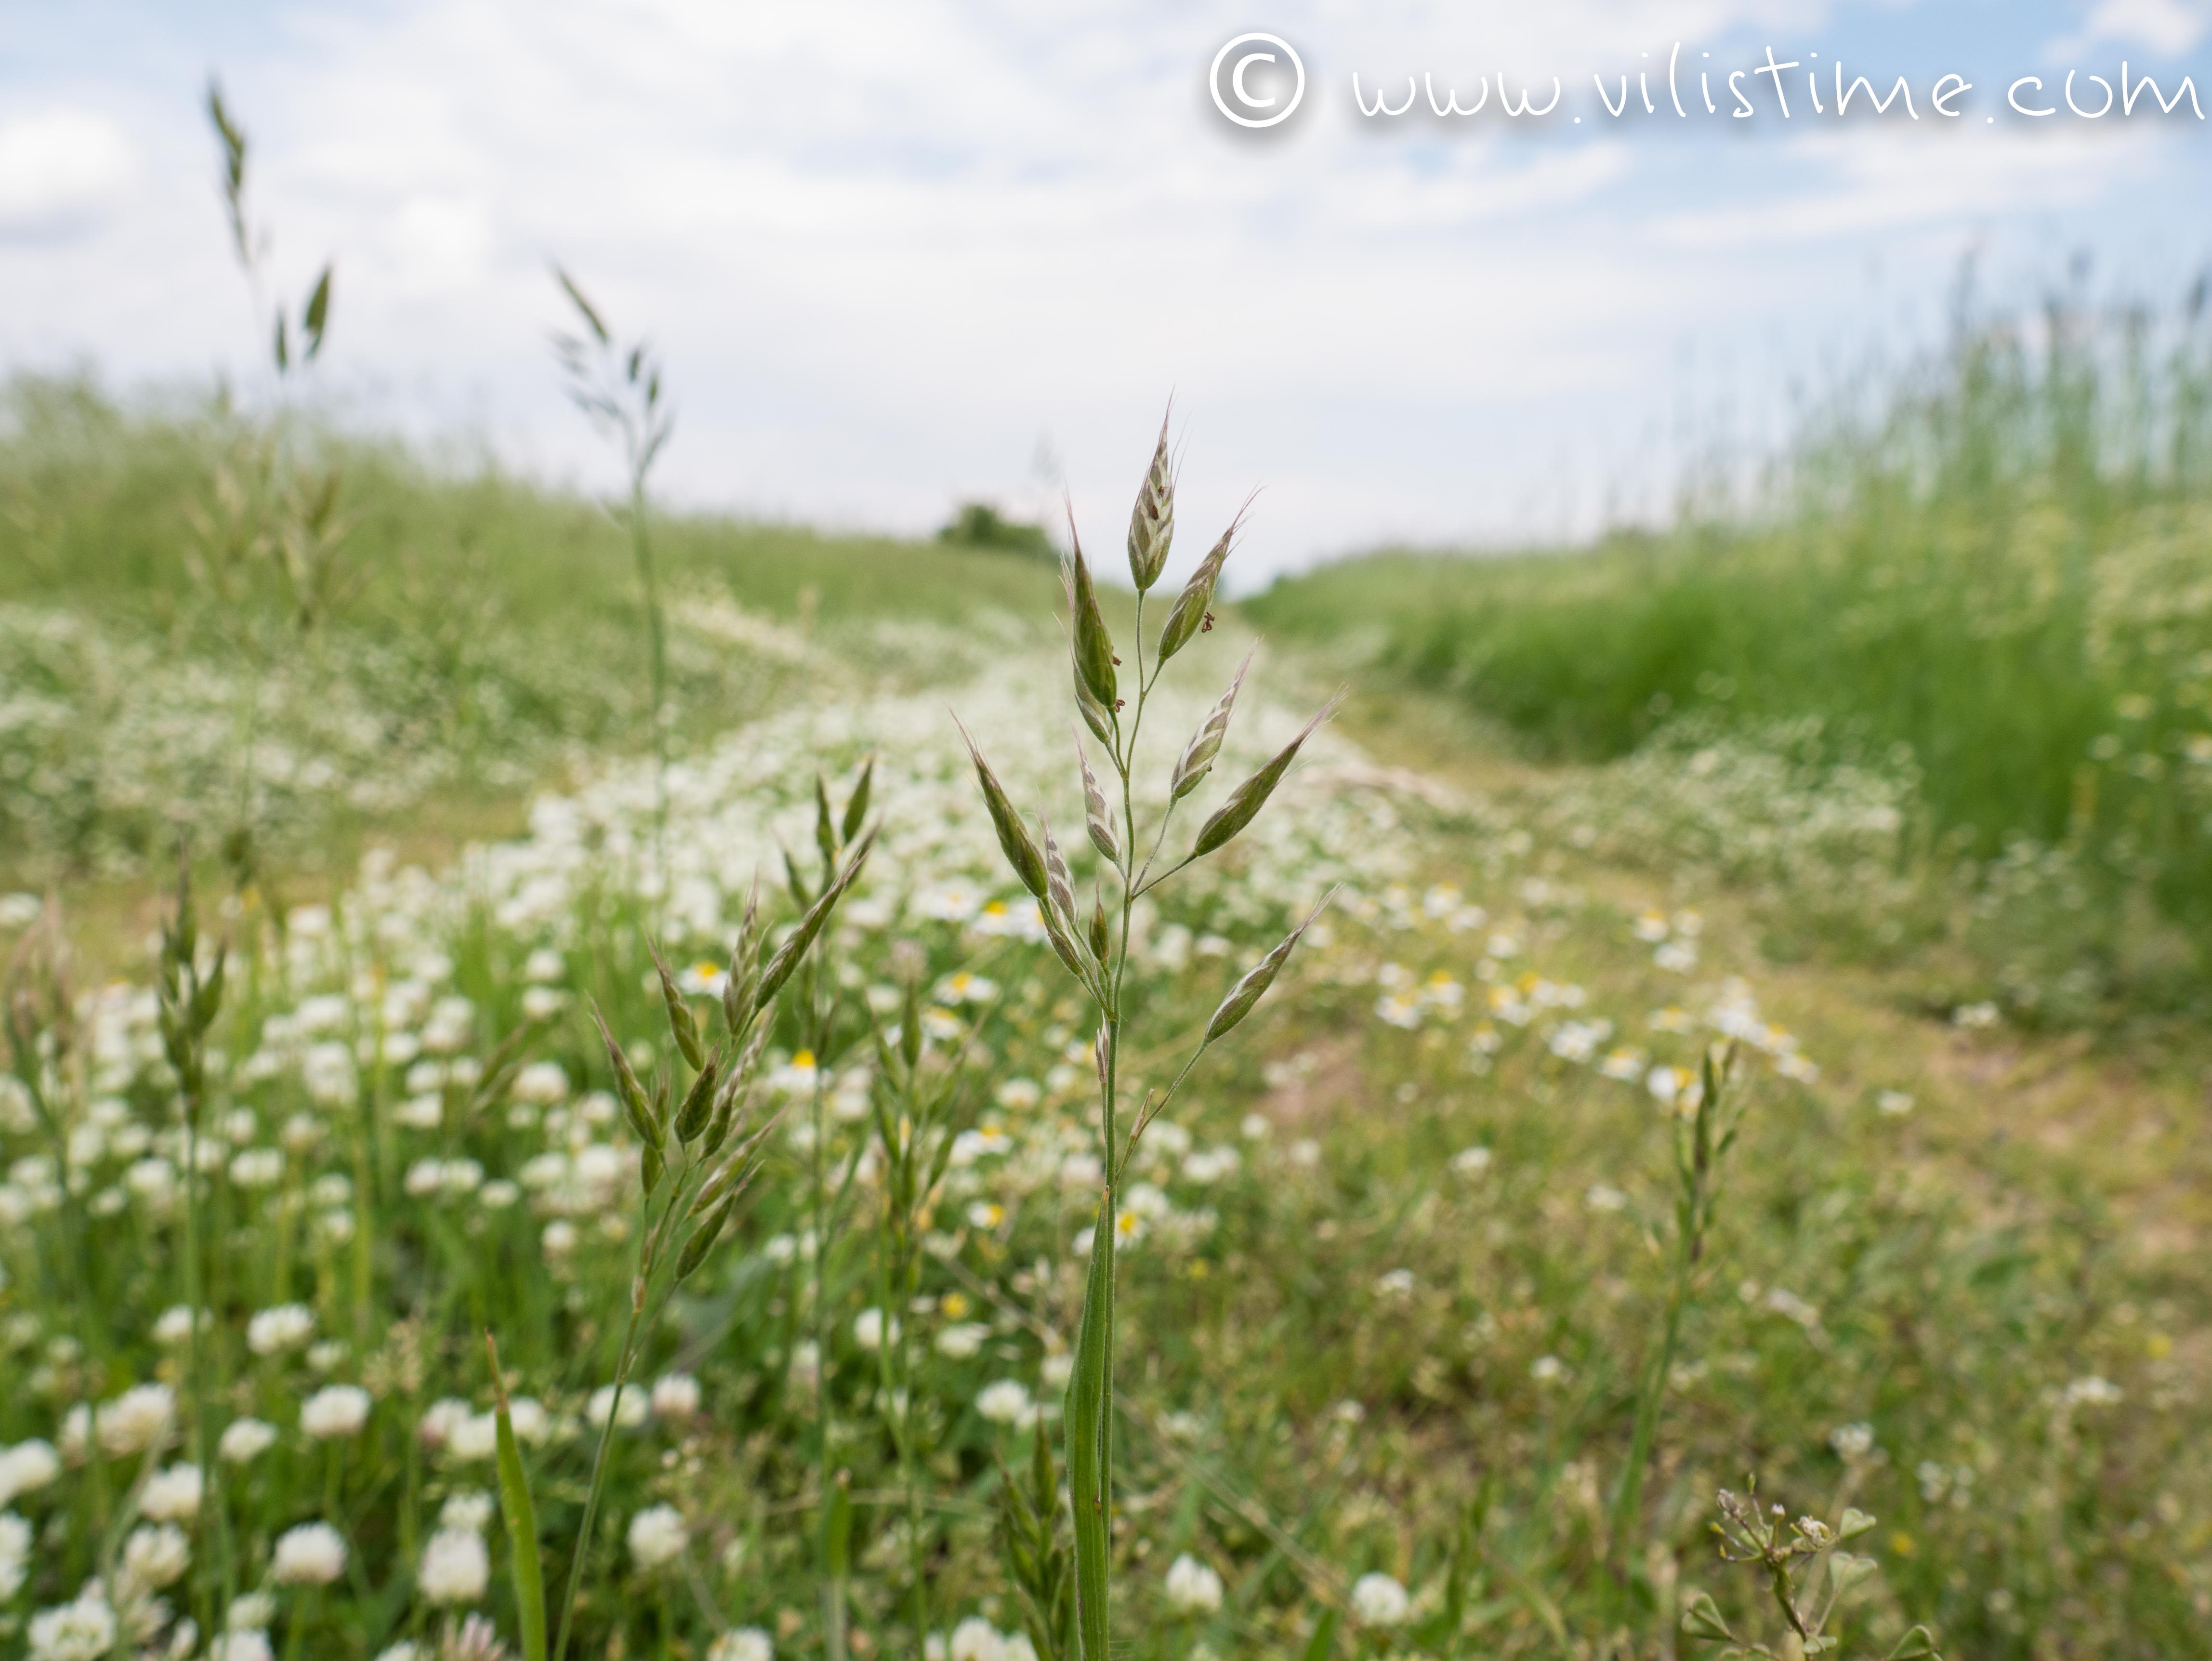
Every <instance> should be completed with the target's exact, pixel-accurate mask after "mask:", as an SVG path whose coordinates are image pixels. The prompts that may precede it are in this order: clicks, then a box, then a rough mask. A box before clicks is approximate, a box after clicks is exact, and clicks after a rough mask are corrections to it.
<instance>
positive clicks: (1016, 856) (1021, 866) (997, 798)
mask: <svg viewBox="0 0 2212 1661" xmlns="http://www.w3.org/2000/svg"><path fill="white" fill-rule="evenodd" d="M954 725H956V726H959V725H960V723H959V719H958V717H957V716H956V717H954ZM960 736H961V738H962V739H963V740H965V742H966V743H967V745H968V755H969V759H970V760H972V761H973V762H974V763H975V781H976V782H977V783H978V784H980V785H981V786H982V787H983V805H984V806H986V807H987V808H988V809H990V812H991V826H992V828H993V829H994V830H995V831H997V832H998V833H999V848H1000V851H1001V852H1003V853H1004V854H1005V855H1006V863H1007V864H1008V865H1011V866H1012V867H1013V868H1014V874H1015V875H1016V876H1017V877H1018V878H1020V879H1021V883H1022V886H1023V887H1024V888H1026V889H1028V890H1029V891H1030V893H1031V894H1032V895H1034V896H1035V897H1036V898H1037V899H1038V900H1040V901H1046V898H1047V896H1046V888H1045V868H1044V855H1042V854H1040V853H1038V852H1037V847H1036V843H1035V842H1034V841H1033V840H1031V839H1030V832H1029V827H1028V826H1027V825H1025V824H1023V823H1022V817H1021V815H1020V814H1019V813H1018V812H1015V811H1014V804H1013V801H1012V798H1010V797H1009V796H1008V795H1007V794H1006V787H1005V786H1004V785H1002V784H1000V782H999V776H998V775H997V774H996V773H994V772H993V771H992V770H991V764H990V763H988V762H987V761H985V760H984V759H983V752H982V751H981V750H979V749H977V748H976V747H975V739H973V738H972V737H970V736H969V732H968V729H967V727H964V726H961V727H960ZM1047 903H1048V904H1049V902H1048V901H1047Z"/></svg>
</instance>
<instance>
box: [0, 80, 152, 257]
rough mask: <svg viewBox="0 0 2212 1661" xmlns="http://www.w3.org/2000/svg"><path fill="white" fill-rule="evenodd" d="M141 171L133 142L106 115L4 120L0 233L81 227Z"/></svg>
mask: <svg viewBox="0 0 2212 1661" xmlns="http://www.w3.org/2000/svg"><path fill="white" fill-rule="evenodd" d="M136 170H137V157H136V155H134V154H133V152H132V149H131V141H130V139H129V138H128V137H126V136H125V133H124V131H123V130H122V129H121V128H120V127H118V126H117V125H115V123H114V122H112V120H110V119H107V118H106V116H104V115H98V114H94V113H91V112H89V111H86V110H72V109H53V110H45V111H34V112H32V113H27V114H23V115H14V116H9V117H7V118H6V119H0V234H4V233H8V232H15V233H32V234H37V233H43V232H52V231H59V230H68V229H73V228H78V227H80V226H82V224H84V223H85V222H87V221H88V220H90V219H92V218H93V217H94V216H97V215H98V214H99V213H100V210H103V209H105V208H106V207H108V206H109V205H111V204H112V203H113V202H114V201H115V200H116V199H117V198H118V197H119V196H121V195H122V193H123V192H124V190H125V187H126V186H129V184H130V183H131V178H132V175H133V174H134V173H135V172H136Z"/></svg>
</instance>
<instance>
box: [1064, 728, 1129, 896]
mask: <svg viewBox="0 0 2212 1661" xmlns="http://www.w3.org/2000/svg"><path fill="white" fill-rule="evenodd" d="M1075 759H1076V760H1077V762H1078V763H1079V764H1081V766H1082V768H1083V828H1084V829H1085V831H1088V832H1089V833H1090V836H1091V846H1092V847H1093V848H1095V849H1097V850H1098V854H1099V857H1100V858H1102V859H1103V860H1104V861H1106V862H1107V863H1108V864H1109V865H1111V866H1113V867H1115V868H1116V869H1118V868H1119V867H1120V866H1121V837H1118V836H1117V835H1115V831H1114V810H1113V809H1112V808H1111V807H1110V806H1108V805H1107V801H1106V792H1105V791H1104V790H1103V789H1102V788H1099V783H1098V776H1097V774H1096V773H1094V772H1092V771H1091V752H1090V751H1087V750H1085V748H1084V747H1083V739H1081V737H1078V738H1077V739H1076V740H1075Z"/></svg>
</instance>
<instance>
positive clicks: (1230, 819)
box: [1192, 693, 1344, 858]
mask: <svg viewBox="0 0 2212 1661" xmlns="http://www.w3.org/2000/svg"><path fill="white" fill-rule="evenodd" d="M1343 701H1344V700H1343V695H1342V694H1341V693H1339V694H1338V695H1337V696H1336V697H1333V698H1331V699H1330V700H1329V701H1328V703H1325V704H1323V705H1322V708H1321V710H1320V712H1319V713H1318V714H1316V715H1315V716H1314V718H1313V719H1312V720H1311V721H1308V722H1307V723H1306V724H1305V726H1304V728H1303V729H1301V730H1300V732H1299V733H1298V735H1297V737H1296V738H1294V739H1291V741H1290V742H1289V743H1288V744H1286V745H1284V746H1283V747H1282V748H1281V749H1280V750H1279V751H1277V752H1276V754H1275V757H1274V759H1273V760H1272V761H1270V762H1268V763H1267V765H1266V766H1264V767H1262V768H1261V770H1259V771H1258V772H1256V773H1255V774H1253V775H1252V776H1251V777H1250V778H1249V779H1246V780H1245V781H1244V782H1243V783H1242V784H1240V785H1238V786H1237V788H1235V789H1234V790H1232V791H1231V792H1230V793H1229V800H1226V801H1225V802H1223V803H1222V804H1221V806H1219V807H1218V808H1216V809H1215V810H1214V812H1213V816H1212V818H1209V819H1207V820H1206V823H1205V824H1202V825H1200V826H1199V828H1198V840H1197V842H1196V843H1194V847H1193V853H1192V857H1193V858H1198V857H1201V856H1203V855H1207V854H1211V853H1212V852H1213V851H1214V850H1215V849H1218V848H1221V847H1224V846H1225V845H1226V844H1227V843H1229V842H1230V841H1231V839H1232V838H1233V837H1235V836H1236V835H1237V832H1238V831H1242V830H1243V828H1244V827H1245V826H1246V825H1248V824H1251V823H1252V821H1253V820H1254V819H1255V818H1258V817H1259V814H1260V810H1261V808H1262V807H1265V806H1267V798H1268V797H1269V796H1271V795H1273V794H1274V793H1275V787H1276V786H1277V785H1279V784H1280V783H1281V782H1283V775H1284V774H1285V773H1286V772H1288V771H1289V770H1290V765H1291V762H1293V761H1295V760H1296V759H1297V753H1298V749H1299V746H1301V745H1304V743H1305V741H1306V740H1307V739H1310V738H1311V737H1312V736H1313V735H1314V731H1315V729H1316V728H1317V727H1320V725H1321V724H1322V722H1323V721H1327V720H1328V718H1329V717H1330V716H1331V715H1334V714H1335V713H1336V707H1337V705H1338V704H1340V703H1342V702H1343Z"/></svg>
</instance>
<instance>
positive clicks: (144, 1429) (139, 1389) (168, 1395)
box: [99, 1384, 177, 1457]
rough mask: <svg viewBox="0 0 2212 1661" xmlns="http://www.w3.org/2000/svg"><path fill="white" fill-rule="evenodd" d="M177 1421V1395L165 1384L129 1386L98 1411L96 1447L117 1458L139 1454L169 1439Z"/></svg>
mask: <svg viewBox="0 0 2212 1661" xmlns="http://www.w3.org/2000/svg"><path fill="white" fill-rule="evenodd" d="M176 1422H177V1393H176V1392H175V1391H174V1390H171V1389H170V1388H169V1387H168V1386H167V1384H133V1385H131V1388H130V1389H128V1390H125V1391H124V1392H123V1394H122V1395H120V1396H117V1397H116V1398H115V1399H114V1400H113V1401H112V1402H105V1403H103V1404H102V1405H101V1407H100V1418H99V1424H100V1447H101V1448H102V1449H103V1450H105V1451H107V1452H109V1453H112V1454H115V1455H116V1456H118V1457H121V1456H123V1455H125V1454H132V1453H143V1452H145V1451H146V1450H147V1449H149V1448H153V1447H159V1446H160V1445H161V1444H162V1443H164V1442H166V1441H167V1440H168V1439H169V1432H170V1430H171V1429H172V1428H173V1427H174V1426H175V1424H176Z"/></svg>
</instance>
